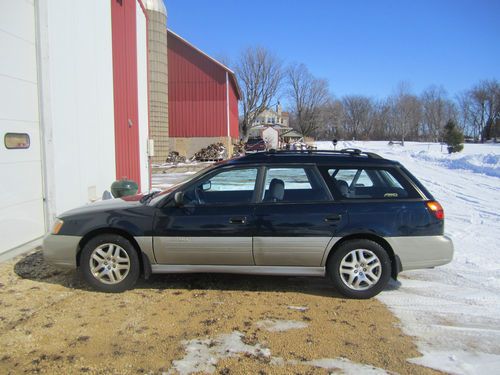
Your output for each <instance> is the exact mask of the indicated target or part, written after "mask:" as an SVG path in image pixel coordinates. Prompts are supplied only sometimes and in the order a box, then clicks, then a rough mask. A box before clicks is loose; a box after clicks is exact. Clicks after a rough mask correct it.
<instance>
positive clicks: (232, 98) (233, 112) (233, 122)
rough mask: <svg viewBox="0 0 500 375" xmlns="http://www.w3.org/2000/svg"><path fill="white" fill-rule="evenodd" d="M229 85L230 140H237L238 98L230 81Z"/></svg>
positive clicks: (238, 134)
mask: <svg viewBox="0 0 500 375" xmlns="http://www.w3.org/2000/svg"><path fill="white" fill-rule="evenodd" d="M230 82H231V83H230V85H229V128H230V135H231V138H239V136H240V128H239V116H238V98H237V95H238V94H237V91H236V87H235V86H234V83H232V80H231V81H230Z"/></svg>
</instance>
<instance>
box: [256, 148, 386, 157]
mask: <svg viewBox="0 0 500 375" xmlns="http://www.w3.org/2000/svg"><path fill="white" fill-rule="evenodd" d="M262 154H266V155H287V154H288V155H297V154H299V155H304V154H310V155H321V154H333V155H350V156H366V157H369V158H372V159H383V158H382V156H380V155H378V154H375V153H373V152H365V151H361V150H360V149H359V148H344V149H342V150H275V149H271V150H269V151H262V152H256V153H254V154H250V155H247V156H253V155H262Z"/></svg>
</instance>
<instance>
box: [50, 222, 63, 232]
mask: <svg viewBox="0 0 500 375" xmlns="http://www.w3.org/2000/svg"><path fill="white" fill-rule="evenodd" d="M63 224H64V221H62V220H61V219H56V221H55V222H54V225H53V226H52V234H58V233H59V231H60V230H61V228H62V226H63Z"/></svg>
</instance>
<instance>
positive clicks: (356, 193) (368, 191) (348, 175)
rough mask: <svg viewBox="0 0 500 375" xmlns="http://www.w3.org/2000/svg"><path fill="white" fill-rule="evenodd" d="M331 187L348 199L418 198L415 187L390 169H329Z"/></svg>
mask: <svg viewBox="0 0 500 375" xmlns="http://www.w3.org/2000/svg"><path fill="white" fill-rule="evenodd" d="M327 173H328V176H327V178H328V179H329V185H330V186H331V187H333V189H335V190H336V191H337V193H338V194H339V195H341V196H342V197H344V198H347V199H388V200H392V199H404V198H418V194H417V192H416V191H415V189H413V187H412V186H411V185H410V184H409V183H408V182H407V181H406V180H405V179H404V178H403V177H402V176H401V175H400V174H399V173H398V172H397V171H395V170H393V169H390V168H387V169H385V168H328V170H327Z"/></svg>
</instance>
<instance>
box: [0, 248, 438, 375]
mask: <svg viewBox="0 0 500 375" xmlns="http://www.w3.org/2000/svg"><path fill="white" fill-rule="evenodd" d="M0 346H1V348H2V352H1V354H0V373H2V374H9V373H13V374H14V373H15V374H18V373H24V372H29V373H31V372H34V373H99V374H101V373H117V374H140V373H147V374H159V373H163V372H165V373H167V372H169V373H181V374H189V373H193V372H202V373H203V372H212V373H221V374H249V373H252V374H271V373H272V374H281V373H283V374H292V373H300V374H316V373H332V372H341V370H342V371H344V372H346V373H359V372H360V371H361V370H363V371H364V373H374V374H378V373H385V371H387V372H397V373H402V374H410V373H412V374H415V373H423V374H426V373H436V372H434V371H432V370H430V369H427V368H424V367H420V366H417V365H414V364H411V363H409V362H407V361H406V359H407V358H413V357H418V356H419V355H420V354H419V353H418V351H417V350H416V346H415V345H414V343H413V341H412V339H411V338H410V337H408V336H405V335H404V334H403V333H402V332H401V330H400V329H399V328H398V321H397V320H396V319H395V318H394V316H393V315H392V314H391V313H390V312H389V311H388V310H387V308H386V307H385V306H384V305H383V304H381V303H380V302H378V301H377V300H375V299H372V300H369V301H356V300H347V299H344V298H341V297H340V296H339V295H337V294H336V293H335V291H334V290H333V289H332V288H331V287H330V285H329V284H328V282H327V281H326V280H323V279H321V278H305V277H255V276H252V277H250V276H241V275H163V276H153V277H152V278H151V279H150V280H148V281H140V282H139V284H138V285H137V287H136V289H134V290H131V291H128V292H125V293H122V294H102V293H96V292H93V291H91V290H89V289H88V288H87V287H86V286H85V285H84V284H83V282H82V281H81V279H80V277H79V275H78V273H76V272H62V271H60V270H57V269H54V268H52V267H51V266H49V265H47V264H46V263H44V261H43V258H42V256H41V253H40V252H39V251H35V252H33V253H31V254H29V255H27V256H24V257H19V258H17V259H14V260H12V261H10V262H7V263H3V264H1V265H0Z"/></svg>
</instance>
